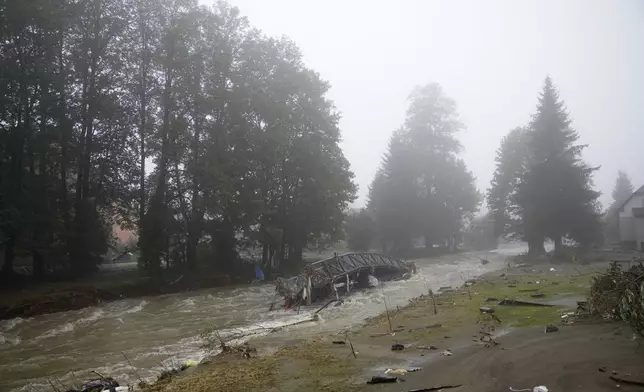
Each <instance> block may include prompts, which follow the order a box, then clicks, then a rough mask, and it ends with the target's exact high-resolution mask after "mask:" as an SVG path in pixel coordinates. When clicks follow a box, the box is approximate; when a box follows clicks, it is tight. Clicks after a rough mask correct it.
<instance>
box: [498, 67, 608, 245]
mask: <svg viewBox="0 0 644 392" xmlns="http://www.w3.org/2000/svg"><path fill="white" fill-rule="evenodd" d="M578 140H579V135H578V133H577V132H576V131H575V130H574V129H573V128H572V127H571V120H570V117H569V115H568V112H567V110H566V108H565V105H564V103H563V101H562V100H561V99H560V98H559V93H558V91H557V89H556V88H555V86H554V84H553V83H552V80H551V79H550V78H549V77H547V78H546V80H545V82H544V87H543V91H542V92H541V94H540V96H539V102H538V105H537V111H536V113H535V114H534V115H533V117H532V121H531V122H530V124H529V125H528V126H527V128H526V129H525V130H513V131H512V132H511V133H510V134H509V135H508V136H507V137H506V138H504V139H503V140H502V144H501V147H500V149H499V152H498V156H497V170H496V172H495V175H494V180H493V182H492V187H491V188H490V190H489V192H488V205H489V206H490V209H491V210H492V211H493V212H494V213H495V215H496V218H495V219H496V221H497V225H498V227H499V228H500V229H501V228H502V231H503V232H504V233H505V234H506V235H510V236H514V237H517V238H520V239H523V240H526V241H528V243H529V246H530V252H532V253H541V252H543V250H544V247H543V243H544V240H545V239H550V240H552V241H553V242H554V244H555V250H557V251H558V250H560V249H561V246H562V240H563V238H569V239H571V240H574V241H577V242H579V243H582V244H589V243H592V242H594V241H597V240H598V239H599V238H598V234H599V232H600V222H599V217H600V205H599V203H598V201H597V198H598V197H599V195H600V193H599V192H597V191H595V190H594V189H593V182H592V174H593V172H595V171H596V170H597V169H598V168H596V167H591V166H589V165H587V164H586V163H585V162H584V161H583V160H582V158H581V152H582V150H583V149H584V147H585V146H584V145H580V144H576V143H577V141H578ZM518 151H520V153H517V152H518ZM498 222H502V224H501V223H498ZM506 222H509V224H506Z"/></svg>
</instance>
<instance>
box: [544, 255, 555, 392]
mask: <svg viewBox="0 0 644 392" xmlns="http://www.w3.org/2000/svg"><path fill="white" fill-rule="evenodd" d="M550 272H555V269H554V268H552V267H551V268H550ZM544 388H545V387H544Z"/></svg>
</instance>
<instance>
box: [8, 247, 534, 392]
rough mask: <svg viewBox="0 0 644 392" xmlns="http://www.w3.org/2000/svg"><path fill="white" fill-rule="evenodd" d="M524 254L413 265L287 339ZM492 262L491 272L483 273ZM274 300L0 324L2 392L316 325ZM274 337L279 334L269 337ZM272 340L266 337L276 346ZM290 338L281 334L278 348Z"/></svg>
mask: <svg viewBox="0 0 644 392" xmlns="http://www.w3.org/2000/svg"><path fill="white" fill-rule="evenodd" d="M523 251H525V248H523V247H517V246H513V247H507V248H505V249H500V250H498V251H494V252H470V253H461V254H454V255H447V256H443V257H439V258H435V259H421V260H415V262H416V266H417V268H418V273H417V274H416V275H414V276H412V277H411V278H410V279H408V280H405V281H397V282H382V283H380V286H379V287H378V288H374V289H369V290H364V291H356V292H355V293H353V294H352V295H350V296H349V297H347V298H346V300H345V303H344V304H343V305H342V306H338V307H329V308H327V309H325V310H324V311H323V312H321V313H320V315H321V317H320V319H319V320H318V321H317V322H310V323H304V324H300V325H297V326H293V327H289V330H288V336H289V337H290V338H306V337H309V336H314V335H316V334H319V333H326V332H330V331H337V330H339V329H343V328H349V327H352V326H356V325H359V324H360V323H362V322H363V321H364V320H365V319H366V318H369V317H372V316H375V315H377V314H379V313H381V312H383V311H384V301H385V298H386V300H387V305H388V306H390V307H395V306H403V305H405V304H407V303H408V301H409V299H411V298H413V297H417V296H419V295H420V294H423V293H427V290H428V289H429V288H432V289H433V290H434V291H436V290H438V288H439V287H441V286H458V285H460V284H462V283H463V281H464V280H465V279H470V278H473V277H475V276H478V275H481V274H483V273H485V272H488V271H492V270H496V269H500V268H503V267H504V266H505V265H506V257H507V255H511V254H517V253H519V252H523ZM482 258H486V259H487V260H489V264H486V265H482V263H481V259H482ZM275 300H277V297H276V295H275V288H274V285H272V284H261V285H252V286H245V287H235V288H216V289H209V290H201V291H195V292H190V293H182V294H171V295H164V296H157V297H147V298H138V299H127V300H122V301H115V302H110V303H106V304H103V305H100V306H94V307H89V308H85V309H82V310H74V311H69V312H61V313H54V314H46V315H41V316H36V317H32V318H27V319H22V318H15V319H12V320H4V321H1V322H0V391H25V392H26V391H41V390H42V391H51V390H52V387H51V386H50V384H49V381H48V379H49V380H50V381H52V382H54V383H55V384H56V385H57V387H58V389H60V390H65V389H64V387H63V386H62V385H60V384H61V383H62V384H64V385H65V386H67V387H69V386H71V385H72V384H74V383H75V382H80V381H83V380H86V379H88V378H91V374H90V371H92V370H95V371H97V372H99V373H101V374H104V375H109V376H111V377H114V378H116V379H117V380H118V381H119V382H120V383H121V385H125V384H127V383H135V381H136V378H137V376H136V375H135V374H134V372H133V371H132V369H131V367H130V366H129V364H128V362H127V360H126V359H125V357H124V355H123V354H125V356H126V357H127V358H128V359H129V360H130V362H131V363H132V365H133V366H134V367H136V369H137V372H138V373H139V374H140V375H141V376H142V377H143V378H144V379H153V378H155V377H156V376H157V375H158V374H159V372H160V371H161V370H162V369H163V368H166V367H168V366H172V365H173V364H178V363H181V362H183V361H186V360H189V359H190V360H195V361H199V360H200V359H201V358H202V357H203V356H204V352H203V351H202V349H201V345H202V339H201V338H200V334H201V332H202V331H203V330H204V329H205V328H206V327H208V326H215V327H216V328H217V329H218V330H220V331H221V335H222V336H223V337H226V336H235V335H240V334H241V335H247V334H255V335H264V334H268V333H269V331H270V330H271V329H272V328H275V327H279V326H283V325H287V324H292V323H294V322H297V321H302V320H307V319H310V318H311V315H312V314H313V312H314V311H315V310H316V309H317V308H318V306H319V305H318V306H315V305H313V306H311V307H309V308H301V310H300V312H299V313H298V312H295V311H284V310H277V311H272V312H269V311H268V308H269V305H270V303H271V302H273V301H275ZM271 336H272V335H271ZM271 336H268V337H265V338H264V340H265V339H267V338H268V339H271ZM280 339H284V335H283V334H281V333H280V334H275V340H276V341H275V346H276V347H278V346H279V343H280Z"/></svg>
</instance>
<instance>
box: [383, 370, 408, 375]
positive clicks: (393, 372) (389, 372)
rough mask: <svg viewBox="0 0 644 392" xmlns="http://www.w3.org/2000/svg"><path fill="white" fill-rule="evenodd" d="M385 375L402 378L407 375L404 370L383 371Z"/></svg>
mask: <svg viewBox="0 0 644 392" xmlns="http://www.w3.org/2000/svg"><path fill="white" fill-rule="evenodd" d="M385 374H395V375H397V376H404V375H405V374H407V370H405V369H387V370H385Z"/></svg>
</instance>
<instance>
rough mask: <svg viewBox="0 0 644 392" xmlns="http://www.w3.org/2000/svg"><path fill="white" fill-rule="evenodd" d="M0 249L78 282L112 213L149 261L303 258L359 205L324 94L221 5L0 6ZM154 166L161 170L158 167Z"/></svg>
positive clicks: (278, 46)
mask: <svg viewBox="0 0 644 392" xmlns="http://www.w3.org/2000/svg"><path fill="white" fill-rule="evenodd" d="M0 58H1V59H2V63H1V64H0V87H1V90H2V92H3V94H2V96H0V141H2V143H1V144H0V151H1V155H0V241H1V243H0V246H2V248H3V250H4V253H5V263H4V265H3V269H2V271H3V275H4V276H9V275H11V274H13V270H14V268H13V261H14V259H15V257H16V254H20V255H24V254H31V255H32V258H33V266H34V272H35V273H37V274H38V275H43V274H44V273H45V272H46V270H47V269H55V268H64V269H67V270H68V271H69V272H71V273H72V274H78V275H80V274H85V273H88V272H91V270H92V269H93V268H94V267H95V266H96V265H97V264H98V263H99V262H100V261H101V256H102V255H104V254H105V252H106V250H107V248H108V246H109V243H110V240H111V238H110V230H111V226H112V224H113V223H119V224H121V225H122V226H124V227H129V228H133V229H136V230H137V231H138V233H139V235H140V241H139V245H140V248H141V259H140V261H141V265H142V266H143V267H144V268H146V269H147V270H148V271H149V272H150V274H152V275H154V276H159V277H160V276H161V275H162V274H163V271H162V266H163V265H164V264H165V265H166V266H180V267H183V266H186V267H187V268H189V269H192V270H194V269H198V268H200V267H202V266H204V265H206V264H207V265H210V266H212V267H214V268H218V269H220V270H221V271H222V272H229V271H230V270H232V269H234V268H236V265H237V263H236V261H237V259H238V249H239V247H240V246H241V245H242V244H252V245H256V246H259V247H262V248H263V249H264V250H265V252H264V253H265V257H264V261H265V262H269V261H270V262H271V264H273V265H274V266H276V265H278V264H279V263H280V262H282V261H286V260H289V261H291V262H293V263H295V262H297V261H299V260H300V259H301V253H302V249H303V247H304V246H305V245H306V243H307V242H308V241H311V240H315V239H316V238H322V237H334V236H335V237H337V236H339V235H340V233H341V232H342V230H341V229H342V221H343V211H345V210H346V207H347V205H348V203H350V202H351V201H352V200H353V199H354V197H355V186H354V184H353V182H352V176H353V175H352V173H351V172H350V170H349V164H348V162H347V160H346V159H345V158H344V156H343V154H342V151H341V149H340V147H339V141H340V130H339V128H338V121H339V115H338V113H337V112H336V110H335V108H334V106H333V102H331V101H330V100H329V99H328V97H327V92H328V90H329V88H330V86H329V85H328V83H327V82H325V81H324V80H322V79H321V78H320V76H319V75H318V74H316V73H315V72H313V71H312V70H310V69H308V68H307V67H306V66H305V65H304V64H303V62H302V58H301V54H300V52H299V49H298V48H297V47H296V46H295V45H294V44H293V43H292V42H291V41H289V40H288V39H272V38H268V37H266V36H264V35H263V34H262V33H261V32H260V31H258V30H256V29H252V28H251V27H250V25H249V23H248V21H247V20H246V19H245V18H244V17H242V16H241V15H240V12H239V10H238V9H236V8H234V7H232V6H230V5H229V4H227V3H225V2H219V3H217V4H216V5H215V6H214V7H212V8H208V7H203V6H199V5H198V3H197V1H196V0H160V1H159V0H157V1H153V0H83V1H71V0H69V1H57V2H51V1H47V0H27V1H24V2H15V1H8V0H2V1H0ZM150 163H152V164H150Z"/></svg>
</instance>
